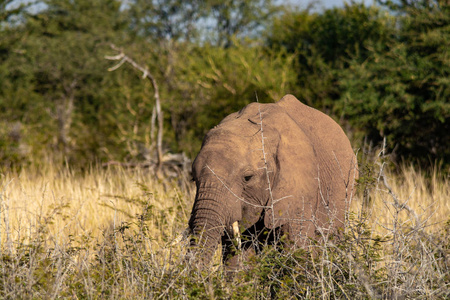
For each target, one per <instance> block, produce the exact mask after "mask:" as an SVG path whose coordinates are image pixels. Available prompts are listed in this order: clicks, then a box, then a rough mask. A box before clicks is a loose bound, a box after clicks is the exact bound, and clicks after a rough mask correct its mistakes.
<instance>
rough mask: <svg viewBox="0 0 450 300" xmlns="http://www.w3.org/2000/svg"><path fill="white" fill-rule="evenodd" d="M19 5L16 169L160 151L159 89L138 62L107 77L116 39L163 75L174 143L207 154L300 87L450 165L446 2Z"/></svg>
mask: <svg viewBox="0 0 450 300" xmlns="http://www.w3.org/2000/svg"><path fill="white" fill-rule="evenodd" d="M13 2H14V1H9V0H6V1H1V2H0V11H1V13H0V120H1V121H0V125H1V126H0V128H1V129H0V161H1V164H2V165H11V164H17V165H20V164H23V163H27V162H40V161H42V160H43V159H44V158H48V159H52V160H54V161H67V162H69V163H73V164H80V165H86V164H87V163H88V162H90V161H95V160H97V161H102V162H106V161H109V160H121V161H124V160H125V161H139V160H143V159H148V157H149V155H150V156H151V155H152V151H153V150H152V149H153V148H152V147H153V144H154V142H155V141H154V140H152V133H151V132H152V123H151V120H152V111H153V106H154V99H153V98H152V95H153V92H152V91H151V86H150V85H149V84H148V83H147V82H146V81H145V80H142V79H141V78H140V77H139V76H140V74H137V73H136V72H135V70H132V69H131V68H130V67H125V68H121V69H120V70H118V71H115V72H108V71H107V69H108V68H109V67H111V62H109V61H107V60H105V59H104V57H105V55H111V54H113V52H112V50H111V49H110V46H109V45H110V44H111V43H114V44H116V45H118V46H120V47H122V48H123V49H124V50H126V53H127V54H129V55H130V56H131V57H132V58H133V59H134V60H135V61H137V62H139V63H140V64H141V65H145V66H146V67H147V68H149V70H151V71H152V74H153V75H154V76H155V80H156V81H157V82H158V84H159V86H160V90H161V99H162V106H163V107H162V108H163V111H164V121H165V122H164V126H165V136H164V145H165V149H166V151H184V152H186V153H188V155H190V156H194V155H195V154H196V152H197V151H198V149H199V147H200V144H201V140H202V138H203V135H204V134H205V132H206V131H207V130H208V129H209V128H211V127H212V126H214V125H216V124H217V123H218V122H219V121H220V120H221V119H222V118H223V117H225V116H226V115H227V114H229V113H231V112H233V111H236V110H238V109H240V108H242V107H243V106H244V105H246V104H247V103H249V102H251V101H255V100H256V98H258V99H259V100H260V101H263V102H266V101H276V100H278V99H279V98H281V97H282V96H283V95H284V94H286V93H292V94H295V95H296V96H297V97H298V98H299V99H300V100H301V101H303V102H305V103H306V104H308V105H311V106H314V107H317V108H319V109H321V110H323V111H324V112H326V113H328V114H330V115H332V116H333V117H334V118H336V119H337V120H339V122H341V124H342V125H344V126H345V127H346V129H347V131H348V132H349V134H350V135H351V136H353V139H354V140H355V143H356V144H357V143H358V142H360V141H362V140H363V138H364V137H366V139H367V138H368V139H369V140H370V141H372V142H373V143H375V144H376V143H379V142H380V141H381V140H382V139H384V138H386V139H387V141H388V146H390V147H391V149H395V151H394V152H395V153H396V154H398V158H399V159H400V158H402V159H412V160H413V161H419V162H421V163H422V164H424V163H425V164H426V162H428V160H429V159H431V160H433V159H440V160H442V161H443V162H444V163H445V164H449V162H450V159H449V152H448V151H449V150H448V149H449V148H450V147H449V140H448V137H447V136H448V135H447V134H446V132H447V131H448V130H449V101H448V99H449V86H450V84H449V79H448V78H449V60H448V49H449V48H450V47H449V40H450V37H449V17H448V16H449V15H450V13H449V6H448V4H447V3H446V2H445V1H437V0H436V1H413V2H410V1H395V2H391V1H380V2H381V4H383V5H384V6H383V7H376V6H370V7H368V6H365V5H363V4H359V3H352V4H347V5H345V6H344V7H342V8H333V9H329V10H325V11H322V12H312V11H310V10H308V9H306V10H298V9H293V8H292V7H282V6H277V5H275V4H274V3H275V2H273V1H270V0H252V1H241V0H230V1H226V2H223V1H222V2H220V1H215V0H209V1H197V0H190V1H179V0H170V1H143V0H133V1H127V2H122V1H118V0H117V1H106V0H94V1H88V0H77V1H71V0H61V1H56V0H43V1H38V2H37V3H39V6H38V7H39V9H33V10H30V9H28V5H25V4H23V5H19V6H15V7H14V6H11V3H13ZM12 7H14V9H13V8H12ZM388 9H389V10H388Z"/></svg>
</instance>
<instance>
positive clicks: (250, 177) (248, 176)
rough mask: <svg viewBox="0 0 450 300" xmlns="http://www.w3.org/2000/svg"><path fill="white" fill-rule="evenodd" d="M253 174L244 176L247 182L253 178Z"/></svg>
mask: <svg viewBox="0 0 450 300" xmlns="http://www.w3.org/2000/svg"><path fill="white" fill-rule="evenodd" d="M252 177H253V175H247V176H244V180H245V182H249V181H250V180H251V179H252Z"/></svg>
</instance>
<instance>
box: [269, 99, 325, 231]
mask: <svg viewBox="0 0 450 300" xmlns="http://www.w3.org/2000/svg"><path fill="white" fill-rule="evenodd" d="M297 101H298V100H297ZM263 123H264V126H267V127H269V128H268V129H269V130H267V132H272V134H271V135H270V136H267V137H266V139H269V140H270V139H275V138H276V139H278V143H277V146H276V150H275V153H274V159H275V169H276V170H273V171H274V172H275V176H274V179H273V187H272V191H271V195H272V196H271V199H270V200H269V203H268V204H267V208H266V212H265V217H264V224H265V226H266V227H267V228H275V227H278V226H282V225H284V224H286V223H289V225H290V226H291V225H292V224H299V225H298V226H303V225H302V224H303V223H304V221H305V220H311V217H312V213H313V211H314V210H315V209H316V207H317V203H316V202H317V191H318V186H319V180H318V172H319V170H318V161H317V157H316V153H315V149H314V145H313V143H311V141H310V139H309V137H308V135H307V134H306V133H305V132H304V130H303V129H302V128H301V127H300V126H299V125H298V123H297V122H295V121H294V120H293V119H292V118H291V116H290V115H289V114H288V113H286V110H285V109H284V108H282V107H281V108H280V109H276V112H273V113H272V112H271V113H269V116H266V117H265V118H264V120H263ZM273 133H275V134H273Z"/></svg>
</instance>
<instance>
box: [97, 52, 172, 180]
mask: <svg viewBox="0 0 450 300" xmlns="http://www.w3.org/2000/svg"><path fill="white" fill-rule="evenodd" d="M111 49H113V50H115V51H119V52H120V53H119V54H117V55H113V56H110V55H107V56H105V58H106V59H108V60H120V61H119V63H118V64H117V65H115V66H113V67H111V68H109V69H108V71H115V70H117V69H118V68H120V67H121V66H122V65H123V64H124V63H125V62H127V63H129V64H130V65H131V66H132V67H133V68H135V69H137V70H139V71H141V72H142V78H143V79H145V78H147V79H149V80H150V82H151V84H152V86H153V90H154V97H155V107H156V115H157V118H158V136H157V140H156V152H157V156H158V157H157V158H158V164H157V170H156V172H157V174H158V173H160V172H161V167H162V162H163V153H162V137H163V124H164V123H163V112H162V110H161V100H160V97H159V88H158V84H157V82H156V80H155V77H154V76H153V75H152V73H150V71H149V70H148V68H147V67H143V66H141V65H140V64H138V63H136V62H135V61H134V60H133V59H131V58H130V57H129V56H128V55H126V54H125V53H124V52H123V50H122V49H120V48H118V47H117V46H116V45H114V44H111Z"/></svg>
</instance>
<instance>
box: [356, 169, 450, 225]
mask: <svg viewBox="0 0 450 300" xmlns="http://www.w3.org/2000/svg"><path fill="white" fill-rule="evenodd" d="M384 172H385V173H386V179H387V183H388V185H389V187H390V189H391V192H392V193H390V191H389V189H388V187H386V186H385V185H384V182H383V179H382V177H380V178H379V180H377V181H376V182H375V183H374V185H373V186H372V187H371V188H370V191H369V194H370V200H369V201H370V203H368V204H367V206H366V205H363V203H362V202H363V200H362V196H361V195H358V196H359V197H358V196H357V197H355V200H354V201H353V202H352V205H351V211H353V212H357V213H360V212H361V211H363V210H364V209H366V212H367V214H368V215H369V216H370V221H371V224H372V229H373V230H374V232H377V233H386V230H385V229H386V228H392V226H393V224H394V222H398V223H400V224H403V225H408V226H414V225H415V223H416V222H417V221H418V222H419V223H421V224H422V225H423V227H424V228H423V229H424V230H425V231H427V232H433V231H435V230H436V229H439V228H442V225H443V223H445V222H446V221H448V220H449V219H450V181H449V177H448V176H447V177H445V176H443V175H442V174H440V173H439V172H438V171H437V170H434V171H433V172H432V174H431V176H430V175H427V174H425V173H424V172H422V171H420V170H416V169H415V168H414V167H413V166H404V167H402V168H401V172H400V174H399V175H394V174H392V173H390V172H389V171H384ZM377 178H378V177H377ZM394 198H396V199H397V200H398V203H399V204H400V205H403V204H404V205H405V207H406V206H407V208H410V210H409V211H408V209H407V208H401V207H399V206H396V205H395V199H394ZM416 217H417V218H416ZM396 220H397V221H396Z"/></svg>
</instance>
